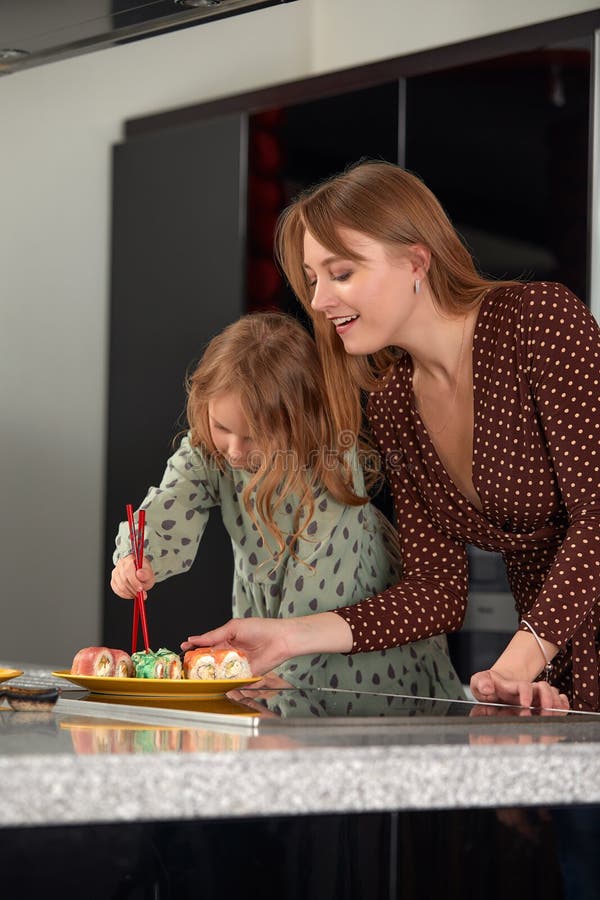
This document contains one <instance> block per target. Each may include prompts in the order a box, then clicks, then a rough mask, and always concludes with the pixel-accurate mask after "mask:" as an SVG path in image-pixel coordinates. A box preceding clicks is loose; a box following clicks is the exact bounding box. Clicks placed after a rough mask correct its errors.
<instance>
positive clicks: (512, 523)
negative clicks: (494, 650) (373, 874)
mask: <svg viewBox="0 0 600 900" xmlns="http://www.w3.org/2000/svg"><path fill="white" fill-rule="evenodd" d="M599 355H600V330H599V328H598V325H597V324H596V321H595V320H594V318H593V316H592V315H591V313H590V312H589V310H588V309H587V308H586V307H585V306H584V304H583V303H582V302H581V301H580V300H578V299H577V298H576V297H575V296H574V295H573V294H572V293H571V292H570V291H569V290H568V289H567V288H565V287H564V286H563V285H560V284H555V283H545V282H540V283H533V284H522V285H517V286H513V287H501V288H496V289H494V290H492V291H490V292H489V293H488V294H487V295H486V297H485V298H484V300H483V302H482V305H481V308H480V310H479V314H478V319H477V324H476V328H475V333H474V337H473V395H474V432H473V472H472V474H473V484H474V487H475V489H476V491H477V492H478V494H479V496H480V498H481V502H482V505H483V512H479V510H478V509H477V508H476V507H475V506H473V505H472V504H471V503H470V502H469V501H468V500H467V499H466V498H465V497H464V496H463V495H462V494H461V493H460V491H459V490H458V489H457V488H456V486H455V485H454V484H453V482H452V481H451V479H450V477H449V475H448V473H447V472H446V470H445V468H444V466H443V465H442V463H441V461H440V459H439V457H438V456H437V453H436V451H435V449H434V446H433V444H432V442H431V440H430V437H429V435H428V433H427V430H426V428H425V426H424V424H423V422H422V421H421V419H420V417H419V414H418V412H417V410H416V408H415V402H414V395H413V392H412V364H411V360H410V358H409V356H408V355H404V356H403V357H401V358H400V359H399V361H398V362H397V364H396V365H395V366H394V369H393V371H392V372H391V374H390V375H389V376H388V378H387V380H386V384H385V387H384V388H383V389H382V390H381V391H380V392H377V393H373V394H372V395H371V398H370V402H369V418H370V421H371V425H372V428H373V432H374V435H375V438H376V440H377V442H378V445H379V448H380V451H381V454H382V458H383V461H384V465H385V470H386V476H387V478H388V481H389V484H390V486H391V490H392V493H393V496H394V503H395V512H396V517H397V523H398V530H399V533H400V538H401V542H402V552H403V563H404V573H403V578H402V580H401V581H400V582H399V583H398V584H396V585H394V586H393V587H391V588H389V589H388V590H386V591H382V592H380V593H378V594H376V595H375V596H373V597H370V598H369V599H367V600H364V601H363V602H362V603H359V604H358V605H355V606H351V607H346V608H343V609H338V610H337V612H338V613H339V615H341V616H342V617H343V618H344V619H345V620H346V621H347V622H348V623H349V625H350V627H351V629H352V632H353V637H354V645H353V650H352V652H357V651H365V650H369V649H373V650H375V649H377V650H379V649H381V648H382V647H391V646H394V645H395V644H402V643H405V642H408V641H414V640H418V639H420V638H424V637H426V636H429V635H434V634H439V633H440V632H451V631H456V630H458V629H459V628H460V627H461V625H462V622H463V618H464V614H465V609H466V602H467V556H466V548H465V544H467V543H471V544H474V545H475V546H477V547H480V548H482V549H484V550H491V551H497V552H500V553H501V554H502V556H503V558H504V561H505V563H506V568H507V574H508V578H509V582H510V585H511V588H512V592H513V595H514V598H515V604H516V607H517V610H518V612H519V615H520V616H521V617H522V618H523V619H524V620H525V621H527V622H529V623H530V624H531V626H532V627H533V628H534V629H535V631H536V632H537V634H538V635H539V636H540V637H542V638H545V639H546V640H548V641H551V642H552V643H553V644H556V645H558V647H559V648H560V649H559V653H558V655H557V656H556V657H555V659H554V665H553V675H552V679H551V680H552V682H553V683H554V684H555V685H556V686H557V687H558V688H559V689H560V690H561V691H563V692H564V693H566V694H567V695H568V696H569V699H570V701H571V705H572V707H573V708H574V709H582V710H598V709H599V699H600V698H599V684H598V681H599V676H598V654H599V651H600V646H599V645H600V606H599V604H598V598H599V594H600V440H599V438H600V388H599V378H600V370H599ZM520 628H521V630H527V628H526V626H525V625H524V624H521V626H520ZM541 667H542V661H541V659H540V669H541Z"/></svg>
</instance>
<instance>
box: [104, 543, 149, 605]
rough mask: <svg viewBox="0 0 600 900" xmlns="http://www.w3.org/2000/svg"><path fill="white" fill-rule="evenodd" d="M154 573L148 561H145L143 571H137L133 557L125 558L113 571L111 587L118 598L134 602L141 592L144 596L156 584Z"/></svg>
mask: <svg viewBox="0 0 600 900" xmlns="http://www.w3.org/2000/svg"><path fill="white" fill-rule="evenodd" d="M155 581H156V579H155V577H154V572H153V571H152V566H151V565H150V563H149V562H148V560H147V559H144V562H143V563H142V568H141V569H136V567H135V562H134V560H133V555H132V554H130V555H129V556H124V557H123V559H120V560H119V562H118V563H117V564H116V566H115V567H114V569H113V570H112V575H111V579H110V586H111V588H112V589H113V591H114V592H115V594H117V596H118V597H124V598H125V600H132V599H133V598H134V597H135V596H136V594H138V593H139V591H142V592H143V594H144V600H145V599H146V597H147V592H148V591H149V590H150V588H152V587H154V584H155Z"/></svg>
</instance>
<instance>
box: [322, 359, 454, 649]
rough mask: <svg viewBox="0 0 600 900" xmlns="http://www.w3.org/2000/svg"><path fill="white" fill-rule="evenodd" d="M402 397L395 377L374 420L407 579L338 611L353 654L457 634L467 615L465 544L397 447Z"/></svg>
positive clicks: (372, 413)
mask: <svg viewBox="0 0 600 900" xmlns="http://www.w3.org/2000/svg"><path fill="white" fill-rule="evenodd" d="M397 397H398V383H397V376H396V375H394V376H393V378H392V379H391V381H390V383H389V385H388V388H387V389H385V390H384V391H382V392H380V393H378V394H374V395H372V397H371V400H370V404H369V418H370V421H371V426H372V429H373V434H374V437H375V439H376V441H377V443H378V445H379V447H380V451H381V455H382V460H383V465H384V472H385V475H386V478H387V480H388V483H389V485H390V488H391V491H392V494H393V497H394V505H395V514H396V521H397V530H398V534H399V537H400V542H401V552H402V564H403V574H402V578H401V579H400V580H399V581H398V583H397V584H394V585H393V586H392V587H389V588H388V589H387V590H384V591H380V592H378V593H376V594H375V595H374V596H372V597H368V598H367V599H365V600H363V601H362V602H361V603H358V604H356V605H354V606H347V607H344V608H341V609H338V610H336V612H337V613H338V615H340V616H342V618H344V619H345V620H346V621H347V622H348V624H349V625H350V628H351V629H352V635H353V640H354V643H353V647H352V652H353V653H356V652H360V651H367V650H374V649H377V650H379V649H383V648H388V647H394V646H396V645H398V644H405V643H407V642H409V641H417V640H420V639H422V638H426V637H430V636H433V635H437V634H442V633H447V632H451V631H456V630H458V629H459V628H460V627H461V625H462V622H463V619H464V615H465V610H466V603H467V557H466V549H465V544H464V541H462V540H459V539H455V538H453V537H451V536H449V534H448V533H447V532H446V533H444V532H443V531H442V529H441V528H438V527H436V525H435V524H434V523H433V521H432V517H431V515H429V514H428V512H427V511H426V510H425V507H424V505H423V502H422V499H421V497H420V495H419V492H418V490H417V488H416V486H415V484H414V477H415V473H414V466H413V464H412V462H411V460H410V459H409V457H408V456H407V454H406V453H405V452H404V450H403V449H402V446H401V444H398V443H397V428H396V426H395V425H394V424H393V423H392V421H391V417H390V416H389V415H388V403H391V402H397ZM392 398H393V400H392ZM401 437H403V438H404V437H405V436H404V435H402V436H401Z"/></svg>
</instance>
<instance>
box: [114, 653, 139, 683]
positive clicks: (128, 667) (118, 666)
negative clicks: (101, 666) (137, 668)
mask: <svg viewBox="0 0 600 900" xmlns="http://www.w3.org/2000/svg"><path fill="white" fill-rule="evenodd" d="M113 656H114V659H115V678H133V672H134V669H133V660H132V659H131V657H130V655H129V653H125V651H124V650H113Z"/></svg>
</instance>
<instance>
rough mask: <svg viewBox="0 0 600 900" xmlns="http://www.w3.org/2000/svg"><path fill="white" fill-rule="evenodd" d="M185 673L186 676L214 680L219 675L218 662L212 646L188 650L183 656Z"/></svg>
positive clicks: (201, 679)
mask: <svg viewBox="0 0 600 900" xmlns="http://www.w3.org/2000/svg"><path fill="white" fill-rule="evenodd" d="M183 674H184V677H185V678H194V679H198V680H200V681H214V680H215V678H216V677H217V663H216V660H215V657H214V654H213V651H212V650H211V649H210V647H198V648H197V649H196V650H188V651H187V652H186V654H185V656H184V657H183Z"/></svg>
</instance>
